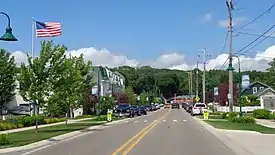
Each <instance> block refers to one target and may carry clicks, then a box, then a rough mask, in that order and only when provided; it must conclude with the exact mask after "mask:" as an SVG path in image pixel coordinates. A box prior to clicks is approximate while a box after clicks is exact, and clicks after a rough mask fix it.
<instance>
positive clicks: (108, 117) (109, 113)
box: [107, 109, 113, 122]
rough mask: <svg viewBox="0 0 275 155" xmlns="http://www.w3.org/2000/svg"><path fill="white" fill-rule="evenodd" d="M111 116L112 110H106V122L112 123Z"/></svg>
mask: <svg viewBox="0 0 275 155" xmlns="http://www.w3.org/2000/svg"><path fill="white" fill-rule="evenodd" d="M112 114H113V110H110V109H108V111H107V121H108V122H111V121H112Z"/></svg>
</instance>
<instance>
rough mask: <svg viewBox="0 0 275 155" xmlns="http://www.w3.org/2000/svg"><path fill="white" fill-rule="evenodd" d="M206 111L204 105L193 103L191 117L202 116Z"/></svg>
mask: <svg viewBox="0 0 275 155" xmlns="http://www.w3.org/2000/svg"><path fill="white" fill-rule="evenodd" d="M206 110H207V106H206V104H204V103H195V104H194V106H193V107H192V110H191V115H192V116H194V115H202V114H203V112H204V111H206Z"/></svg>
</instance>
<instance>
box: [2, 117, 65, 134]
mask: <svg viewBox="0 0 275 155" xmlns="http://www.w3.org/2000/svg"><path fill="white" fill-rule="evenodd" d="M65 120H66V118H45V116H43V115H38V125H41V124H51V123H57V122H63V121H65ZM34 125H35V116H23V117H16V118H15V119H13V120H8V121H0V131H4V130H11V129H16V128H22V127H29V126H34Z"/></svg>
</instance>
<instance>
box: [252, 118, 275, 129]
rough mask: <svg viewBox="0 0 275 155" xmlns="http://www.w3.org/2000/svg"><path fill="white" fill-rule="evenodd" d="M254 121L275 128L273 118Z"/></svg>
mask: <svg viewBox="0 0 275 155" xmlns="http://www.w3.org/2000/svg"><path fill="white" fill-rule="evenodd" d="M256 123H257V124H260V125H262V126H265V127H269V128H275V120H266V119H256Z"/></svg>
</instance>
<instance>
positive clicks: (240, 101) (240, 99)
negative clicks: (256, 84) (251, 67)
mask: <svg viewBox="0 0 275 155" xmlns="http://www.w3.org/2000/svg"><path fill="white" fill-rule="evenodd" d="M233 57H236V58H237V59H238V64H239V80H240V81H239V106H240V117H242V116H243V112H242V91H241V88H242V83H241V81H242V75H241V61H240V58H239V57H238V56H236V55H233Z"/></svg>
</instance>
